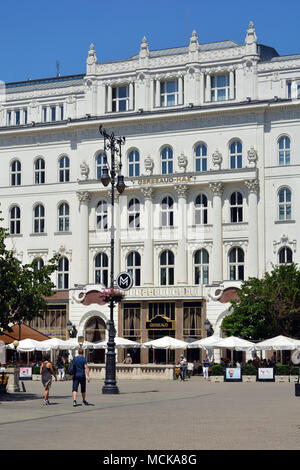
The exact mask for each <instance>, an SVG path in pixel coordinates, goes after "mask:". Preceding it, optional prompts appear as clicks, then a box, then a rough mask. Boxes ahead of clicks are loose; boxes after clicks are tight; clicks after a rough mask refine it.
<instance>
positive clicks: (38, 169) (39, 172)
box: [34, 158, 45, 184]
mask: <svg viewBox="0 0 300 470" xmlns="http://www.w3.org/2000/svg"><path fill="white" fill-rule="evenodd" d="M34 183H35V184H43V183H45V160H44V159H43V158H38V159H37V160H36V161H35V163H34Z"/></svg>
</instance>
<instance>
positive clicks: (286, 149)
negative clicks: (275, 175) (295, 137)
mask: <svg viewBox="0 0 300 470" xmlns="http://www.w3.org/2000/svg"><path fill="white" fill-rule="evenodd" d="M277 151H278V163H279V165H289V164H290V162H291V141H290V138H289V137H287V136H282V137H280V139H279V140H278V143H277Z"/></svg>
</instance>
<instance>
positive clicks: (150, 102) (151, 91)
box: [148, 78, 155, 111]
mask: <svg viewBox="0 0 300 470" xmlns="http://www.w3.org/2000/svg"><path fill="white" fill-rule="evenodd" d="M154 96H155V86H154V79H153V78H151V79H150V96H149V102H148V106H149V108H148V109H150V111H151V110H152V109H153V108H154Z"/></svg>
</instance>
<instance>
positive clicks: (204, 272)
mask: <svg viewBox="0 0 300 470" xmlns="http://www.w3.org/2000/svg"><path fill="white" fill-rule="evenodd" d="M194 273H195V284H208V281H209V254H208V252H207V251H206V250H205V249H204V248H202V249H201V250H198V251H196V253H195V254H194Z"/></svg>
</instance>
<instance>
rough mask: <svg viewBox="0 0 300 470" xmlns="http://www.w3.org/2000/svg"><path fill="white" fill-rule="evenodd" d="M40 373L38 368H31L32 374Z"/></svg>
mask: <svg viewBox="0 0 300 470" xmlns="http://www.w3.org/2000/svg"><path fill="white" fill-rule="evenodd" d="M39 373H40V366H33V368H32V374H39Z"/></svg>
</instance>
